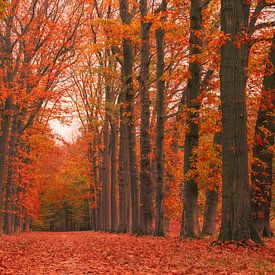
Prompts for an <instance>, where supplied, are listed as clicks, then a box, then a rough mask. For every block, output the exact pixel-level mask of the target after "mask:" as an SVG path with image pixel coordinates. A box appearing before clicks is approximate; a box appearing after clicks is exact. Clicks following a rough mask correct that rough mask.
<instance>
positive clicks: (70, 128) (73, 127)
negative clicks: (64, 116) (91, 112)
mask: <svg viewBox="0 0 275 275" xmlns="http://www.w3.org/2000/svg"><path fill="white" fill-rule="evenodd" d="M50 127H51V128H52V130H53V132H54V133H56V134H57V135H60V136H61V137H62V138H63V139H64V140H65V141H67V142H72V141H73V140H74V139H75V138H77V137H78V136H79V135H80V132H79V130H78V128H79V125H78V123H77V121H72V123H71V124H70V125H69V124H64V123H61V122H60V121H59V120H57V119H53V120H51V121H50Z"/></svg>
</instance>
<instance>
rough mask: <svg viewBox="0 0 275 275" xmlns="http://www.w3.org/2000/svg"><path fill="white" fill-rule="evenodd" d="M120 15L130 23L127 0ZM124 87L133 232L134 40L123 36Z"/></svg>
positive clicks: (134, 229)
mask: <svg viewBox="0 0 275 275" xmlns="http://www.w3.org/2000/svg"><path fill="white" fill-rule="evenodd" d="M119 4H120V16H121V19H122V22H123V23H124V24H127V25H130V23H131V14H130V13H129V3H128V1H127V0H120V1H119ZM122 43H123V88H124V89H125V92H124V93H125V95H126V98H125V103H126V106H127V107H126V113H127V124H126V128H127V135H128V140H129V164H130V182H131V206H132V207H131V208H132V209H131V210H132V215H131V216H132V230H131V231H132V233H138V231H139V211H138V180H137V157H136V129H135V127H136V126H135V121H134V101H135V98H134V88H133V76H132V74H133V53H132V42H131V40H130V39H129V38H127V37H125V38H123V42H122Z"/></svg>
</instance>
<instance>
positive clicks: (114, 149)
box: [110, 119, 117, 232]
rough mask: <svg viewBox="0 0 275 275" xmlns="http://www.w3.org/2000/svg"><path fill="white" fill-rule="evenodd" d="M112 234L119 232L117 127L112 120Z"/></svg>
mask: <svg viewBox="0 0 275 275" xmlns="http://www.w3.org/2000/svg"><path fill="white" fill-rule="evenodd" d="M110 146H111V232H115V231H116V230H117V191H116V189H117V127H116V124H115V122H114V121H113V119H111V141H110Z"/></svg>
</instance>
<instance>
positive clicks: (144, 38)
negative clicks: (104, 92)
mask: <svg viewBox="0 0 275 275" xmlns="http://www.w3.org/2000/svg"><path fill="white" fill-rule="evenodd" d="M139 5H140V14H141V64H140V75H139V83H140V88H139V89H140V99H141V114H140V119H141V122H140V226H141V231H142V233H143V234H151V233H152V180H151V179H152V174H151V164H150V153H151V145H150V134H149V128H150V127H149V126H150V97H149V63H150V61H149V54H150V40H149V33H150V28H151V25H152V24H151V22H147V21H146V20H148V19H147V18H146V16H147V0H141V1H140V4H139Z"/></svg>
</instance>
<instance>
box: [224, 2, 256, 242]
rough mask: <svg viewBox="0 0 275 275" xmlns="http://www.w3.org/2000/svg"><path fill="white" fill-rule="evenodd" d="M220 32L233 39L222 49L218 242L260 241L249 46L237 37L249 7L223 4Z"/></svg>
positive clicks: (245, 21)
mask: <svg viewBox="0 0 275 275" xmlns="http://www.w3.org/2000/svg"><path fill="white" fill-rule="evenodd" d="M221 4H222V5H221V29H222V31H223V32H224V33H225V34H229V35H230V39H228V40H227V41H226V43H225V44H223V45H222V47H221V68H220V83H221V107H222V145H223V150H222V161H223V163H222V181H223V187H222V225H221V231H220V235H219V241H222V242H223V241H228V240H233V241H241V240H250V239H252V240H254V241H260V239H259V236H258V234H257V232H256V231H255V229H254V226H253V222H252V217H251V211H250V194H249V193H250V192H249V184H248V148H247V125H246V123H247V112H246V96H245V88H246V82H247V77H246V72H245V69H246V66H247V63H248V53H249V51H248V46H247V45H246V44H241V45H240V46H238V45H236V43H235V39H236V36H237V35H238V34H239V33H240V32H241V31H245V30H246V28H247V27H248V17H249V9H250V5H249V4H248V2H247V3H246V2H245V1H238V0H222V2H221Z"/></svg>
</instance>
